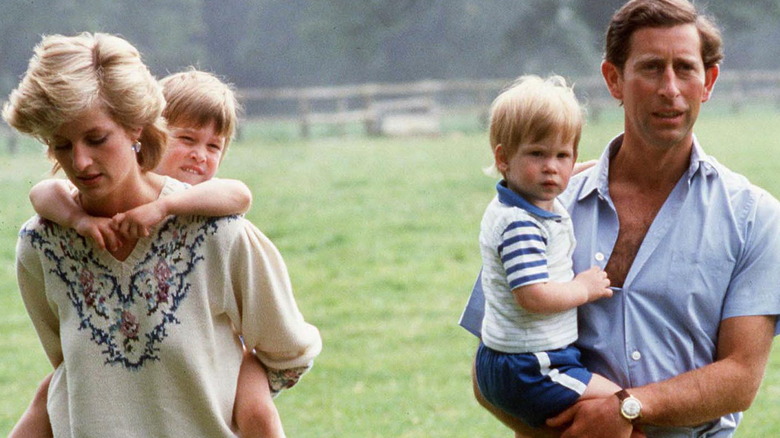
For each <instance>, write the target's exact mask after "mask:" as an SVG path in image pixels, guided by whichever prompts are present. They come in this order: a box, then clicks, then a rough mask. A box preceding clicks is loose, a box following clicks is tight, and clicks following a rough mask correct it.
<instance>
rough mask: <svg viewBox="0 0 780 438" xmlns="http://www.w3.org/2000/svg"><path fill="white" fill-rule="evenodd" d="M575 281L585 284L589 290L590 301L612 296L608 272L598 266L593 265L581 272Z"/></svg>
mask: <svg viewBox="0 0 780 438" xmlns="http://www.w3.org/2000/svg"><path fill="white" fill-rule="evenodd" d="M574 281H577V282H580V283H581V284H582V285H583V286H585V289H586V290H587V291H588V302H591V301H595V300H598V299H599V298H609V297H611V296H612V289H610V288H609V278H607V273H606V272H604V271H603V270H602V269H601V268H599V267H598V266H593V267H591V268H590V269H588V270H587V271H583V272H580V273H579V274H577V276H576V277H574Z"/></svg>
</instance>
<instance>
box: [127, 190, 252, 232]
mask: <svg viewBox="0 0 780 438" xmlns="http://www.w3.org/2000/svg"><path fill="white" fill-rule="evenodd" d="M251 205H252V192H251V191H250V190H249V188H248V187H247V186H246V184H244V183H243V182H241V181H238V180H235V179H221V178H214V179H211V180H209V181H205V182H202V183H200V184H198V185H195V186H192V187H190V188H189V190H182V191H179V192H176V193H173V194H170V195H168V196H162V197H160V198H158V199H156V200H155V201H152V202H150V203H148V204H144V205H141V206H139V207H136V208H134V209H132V210H129V211H126V212H124V213H119V214H117V215H116V216H114V218H113V226H114V229H115V230H116V231H117V232H118V233H120V234H121V235H122V236H124V237H126V238H138V237H146V236H148V235H149V230H150V229H151V227H153V226H155V225H156V224H158V223H159V222H160V221H162V220H163V219H165V218H166V217H167V216H169V215H172V214H174V215H195V216H227V215H230V214H241V213H246V212H247V211H248V210H249V207H250V206H251Z"/></svg>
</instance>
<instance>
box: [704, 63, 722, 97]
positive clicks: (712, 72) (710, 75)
mask: <svg viewBox="0 0 780 438" xmlns="http://www.w3.org/2000/svg"><path fill="white" fill-rule="evenodd" d="M719 75H720V66H719V65H717V64H715V65H713V66H712V67H710V68H708V69H707V71H705V72H704V95H703V96H702V98H701V101H702V102H706V101H708V100H710V97H712V90H713V89H714V88H715V81H717V80H718V76H719Z"/></svg>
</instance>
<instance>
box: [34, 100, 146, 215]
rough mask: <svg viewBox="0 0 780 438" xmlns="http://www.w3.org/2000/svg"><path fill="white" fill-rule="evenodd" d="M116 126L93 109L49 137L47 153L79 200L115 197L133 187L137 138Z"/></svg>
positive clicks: (137, 168) (104, 113)
mask: <svg viewBox="0 0 780 438" xmlns="http://www.w3.org/2000/svg"><path fill="white" fill-rule="evenodd" d="M140 133H141V130H140V128H139V129H138V130H137V131H136V132H128V131H127V130H125V129H124V128H123V127H122V126H120V125H119V124H117V123H116V122H115V121H114V120H113V119H112V118H111V116H110V115H109V114H108V112H107V111H105V110H104V109H103V108H102V107H101V106H95V107H93V108H92V109H90V110H88V111H86V112H84V114H82V115H81V116H79V117H77V118H76V119H75V120H73V121H71V122H68V123H65V124H64V125H62V126H61V127H60V128H59V129H58V130H57V131H56V132H55V133H54V136H53V137H52V139H51V141H50V144H49V151H50V153H51V155H52V156H53V157H54V159H56V160H57V162H58V163H59V165H60V167H62V170H63V171H64V172H65V175H67V177H68V179H69V180H70V181H71V182H72V183H73V184H74V185H75V186H76V188H78V190H79V192H80V194H81V197H82V201H88V200H100V199H103V198H105V197H107V196H112V195H119V194H121V193H122V190H128V189H131V187H133V185H131V184H128V183H129V182H132V178H136V177H138V175H140V166H139V165H138V161H137V159H136V156H135V155H136V153H135V151H133V150H132V148H131V147H132V145H133V143H134V142H135V141H136V139H137V138H138V136H140Z"/></svg>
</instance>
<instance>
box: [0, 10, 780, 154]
mask: <svg viewBox="0 0 780 438" xmlns="http://www.w3.org/2000/svg"><path fill="white" fill-rule="evenodd" d="M623 3H624V0H599V1H586V0H524V1H516V0H394V1H383V0H361V1H354V0H330V1H320V2H318V1H307V0H286V1H279V0H275V1H274V0H271V1H269V0H219V1H205V0H165V1H162V0H135V1H110V2H109V1H104V0H79V1H76V0H26V1H17V0H13V1H5V2H2V3H0V20H2V25H1V26H0V94H1V95H2V96H3V97H5V96H7V94H8V92H10V90H11V89H12V88H13V87H14V86H15V84H16V83H17V82H18V80H19V78H20V76H21V75H22V74H23V73H24V71H25V69H26V65H27V62H28V60H29V58H30V56H31V54H32V49H33V47H34V46H35V44H37V43H38V42H39V41H40V38H41V35H44V34H51V33H62V34H74V33H78V32H81V31H93V32H94V31H103V32H109V33H115V34H119V35H121V36H123V37H125V38H126V39H128V40H129V41H130V42H131V43H133V44H134V45H135V46H136V47H138V48H139V50H140V51H141V53H142V55H143V57H144V59H145V62H146V63H147V65H149V67H150V68H151V69H152V71H153V73H154V74H155V75H156V76H157V77H159V78H162V77H163V76H165V75H167V74H169V73H174V72H177V71H180V70H182V69H184V68H187V67H190V66H194V67H195V68H198V69H203V70H207V71H210V72H212V73H215V74H217V75H218V76H220V77H221V78H222V79H223V80H225V81H226V82H229V83H232V84H234V85H235V86H236V88H237V89H238V91H239V96H240V98H241V101H242V103H243V106H244V110H245V111H244V118H245V121H248V122H271V123H282V122H284V121H288V122H289V121H292V123H293V124H292V125H290V127H289V129H288V131H289V132H288V133H293V135H296V136H297V135H301V136H303V137H310V136H312V135H317V132H318V131H317V129H318V127H319V129H320V131H319V132H320V133H321V132H323V131H322V127H323V126H324V127H326V128H325V129H326V130H327V133H328V134H332V133H334V132H335V133H339V134H343V133H344V132H348V131H349V129H350V128H349V127H350V126H353V131H354V130H359V131H360V132H363V133H368V134H391V135H392V134H438V133H440V132H441V131H442V130H446V129H447V127H446V126H444V127H442V114H443V115H444V116H447V117H448V118H445V119H444V120H445V121H444V124H446V123H447V120H453V114H454V115H455V117H456V119H455V120H457V114H458V111H460V113H461V114H463V113H466V114H469V117H470V119H469V120H471V121H472V122H473V123H472V125H473V129H477V130H480V129H483V128H484V126H483V124H484V111H485V110H486V108H487V106H488V105H489V103H490V101H491V100H492V98H493V97H494V96H495V95H496V93H497V92H498V91H499V90H500V89H501V88H502V87H503V86H505V85H506V84H507V82H508V81H510V80H511V79H512V78H515V77H517V76H519V75H521V74H526V73H536V74H540V75H547V74H551V73H556V74H561V75H564V76H565V77H567V78H568V79H569V80H570V81H571V82H574V83H575V90H576V91H577V92H578V94H579V95H580V97H581V98H583V100H584V102H586V103H587V104H588V105H589V107H590V110H591V112H592V114H591V115H593V116H596V117H597V116H598V115H599V113H600V110H601V109H603V108H604V107H607V106H610V105H611V106H614V102H613V101H612V99H611V98H610V97H609V96H608V95H607V94H606V89H605V87H604V86H603V83H602V81H601V79H600V77H599V63H600V60H601V56H602V47H603V34H604V31H605V29H606V26H607V24H608V22H609V19H610V17H611V15H612V13H613V12H614V11H615V10H616V9H617V8H619V7H620V5H622V4H623ZM695 3H696V4H697V6H698V7H699V8H700V9H702V10H704V11H705V13H707V14H708V15H711V16H713V17H715V19H716V22H717V23H718V24H719V25H720V27H721V28H722V30H723V33H724V41H725V50H726V59H725V61H724V63H723V72H724V73H723V74H722V75H721V80H720V81H719V86H718V89H719V90H718V92H719V93H720V95H721V96H723V95H725V96H723V97H722V101H727V102H732V103H733V105H734V106H735V107H736V106H739V105H741V104H742V103H743V101H744V99H745V97H750V98H756V97H763V98H764V99H767V98H768V99H771V101H772V102H773V103H777V104H778V105H780V44H777V41H780V26H778V25H777V24H778V19H779V18H780V0H755V1H751V2H733V1H728V0H709V1H696V2H695ZM393 114H395V118H393V117H391V116H393ZM399 114H400V116H399ZM475 114H476V115H477V116H478V117H476V118H475V117H474V115H475ZM409 116H411V117H409ZM480 119H481V120H480ZM477 121H480V122H482V123H478V122H477ZM455 123H457V124H459V125H461V126H463V121H462V118H461V120H460V121H457V122H455ZM245 126H246V125H245ZM280 126H281V125H277V129H281V128H279V127H280ZM355 126H357V127H355ZM0 134H2V132H0ZM6 134H7V132H6ZM284 135H287V134H284ZM13 148H14V146H11V149H12V150H13Z"/></svg>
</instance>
